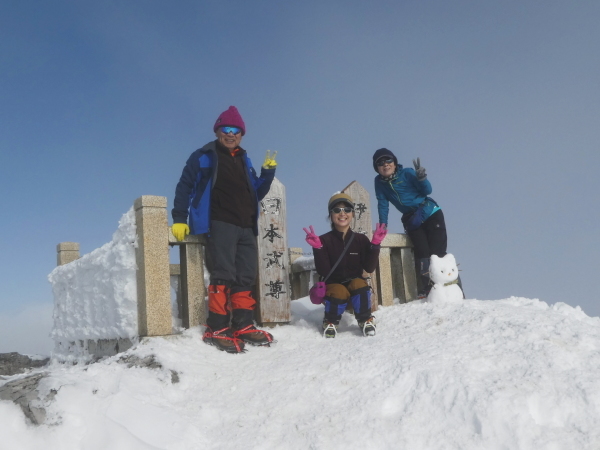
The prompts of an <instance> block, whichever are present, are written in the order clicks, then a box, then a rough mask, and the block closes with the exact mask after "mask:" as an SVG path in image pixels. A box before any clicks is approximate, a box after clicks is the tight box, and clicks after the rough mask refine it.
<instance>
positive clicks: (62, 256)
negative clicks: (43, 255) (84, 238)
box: [56, 242, 79, 266]
mask: <svg viewBox="0 0 600 450" xmlns="http://www.w3.org/2000/svg"><path fill="white" fill-rule="evenodd" d="M76 259H79V243H77V242H61V243H60V244H58V245H57V246H56V265H57V266H62V265H63V264H68V263H70V262H71V261H75V260H76Z"/></svg>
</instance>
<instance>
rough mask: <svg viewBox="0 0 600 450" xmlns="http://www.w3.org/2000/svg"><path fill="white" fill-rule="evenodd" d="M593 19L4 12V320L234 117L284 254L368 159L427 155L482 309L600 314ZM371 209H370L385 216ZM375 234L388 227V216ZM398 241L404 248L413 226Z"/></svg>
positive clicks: (0, 118) (400, 11)
mask: <svg viewBox="0 0 600 450" xmlns="http://www.w3.org/2000/svg"><path fill="white" fill-rule="evenodd" d="M599 17H600V3H599V2H592V1H574V2H564V1H553V0H550V1H544V2H539V1H535V2H534V1H525V2H523V1H503V2H481V1H455V2H448V1H442V0H439V1H428V2H418V1H410V2H405V1H397V0H395V1H373V2H366V1H335V0H331V1H330V0H328V1H322V0H318V1H313V0H308V1H302V2H278V1H261V0H255V1H241V0H240V1H177V2H162V1H152V0H150V1H143V2H142V1H129V2H117V1H106V2H91V1H65V0H57V1H53V2H45V1H36V0H28V1H15V0H4V1H3V2H1V3H0V69H1V70H0V105H1V106H0V187H1V189H2V193H3V198H4V200H3V204H4V207H3V211H4V220H3V221H2V225H0V226H1V229H0V230H1V231H2V235H3V236H4V239H3V241H4V248H3V252H2V257H1V258H0V314H2V315H4V316H10V315H11V314H15V315H17V314H20V312H22V311H23V309H24V308H27V307H30V306H31V305H32V304H46V303H50V302H52V294H51V289H50V285H49V283H48V282H47V280H46V275H47V274H48V273H49V272H50V271H51V270H52V269H53V267H54V266H55V246H56V244H57V243H59V242H62V241H75V242H80V243H81V246H82V251H83V252H84V253H86V252H89V251H91V250H93V249H94V248H97V247H99V246H101V245H102V244H104V243H106V242H108V241H109V240H110V238H111V235H112V233H113V232H114V231H115V229H116V227H117V222H118V220H119V218H120V217H121V215H122V214H123V213H124V212H126V211H127V210H128V208H129V207H130V206H131V205H132V203H133V201H134V199H135V198H137V197H139V196H140V195H163V196H167V197H169V204H170V205H172V198H173V193H174V189H175V184H176V183H177V180H178V178H179V175H180V173H181V169H182V167H183V164H184V163H185V160H186V159H187V157H188V156H189V154H190V153H191V152H192V151H193V150H195V149H196V148H198V147H200V146H202V145H204V144H205V143H207V142H208V141H210V140H212V139H214V135H213V134H212V131H211V129H212V125H213V123H214V121H215V119H216V117H217V116H218V114H219V113H220V112H221V111H223V110H225V109H226V108H227V107H228V106H229V105H236V106H237V107H238V108H239V110H240V112H241V114H242V116H243V118H244V120H245V122H246V126H247V134H246V136H245V137H244V140H243V143H242V144H243V146H244V147H245V148H246V149H247V150H248V151H249V153H250V155H251V157H252V158H253V160H254V162H255V164H256V165H260V163H261V162H262V159H263V157H264V153H265V151H266V150H267V149H271V150H277V151H278V152H279V153H278V161H279V168H278V171H277V177H278V178H279V179H280V180H281V181H282V182H283V183H284V184H285V185H286V188H287V194H288V221H289V227H290V233H289V245H290V246H301V247H304V249H305V251H308V246H307V244H306V243H305V242H304V233H303V231H302V227H305V226H308V225H309V224H312V225H314V226H315V229H316V230H317V232H319V233H323V232H325V231H326V230H327V224H326V223H325V221H324V216H325V214H326V206H325V205H326V201H327V199H328V198H329V196H330V195H331V194H332V193H334V192H335V191H337V190H339V189H341V188H343V187H344V186H346V185H347V184H348V183H350V182H351V181H353V180H357V181H359V182H360V183H361V184H363V186H365V187H366V188H367V189H368V190H369V191H370V192H373V177H374V175H375V172H374V171H373V168H372V165H371V155H372V154H373V152H374V150H376V149H378V148H380V147H387V148H389V149H391V150H392V151H394V152H395V153H396V155H397V157H398V159H399V160H400V161H401V162H403V163H405V164H406V165H408V164H411V161H412V159H413V158H416V157H417V156H418V157H420V158H421V162H422V164H423V166H425V167H426V168H427V171H428V173H429V179H430V181H431V183H432V185H433V194H432V197H433V198H435V199H436V200H437V201H438V202H439V203H440V205H441V206H442V208H443V210H444V213H445V216H446V221H447V226H448V234H449V251H450V252H452V253H454V254H455V256H456V258H457V260H458V261H459V262H460V263H461V269H462V270H463V272H462V278H463V281H464V285H465V290H466V293H467V296H468V297H471V298H477V299H480V300H485V299H500V298H506V297H509V296H512V295H514V296H523V297H531V298H539V299H541V300H543V301H546V302H548V303H554V302H559V301H563V302H566V303H569V304H571V305H580V306H581V307H582V308H583V309H584V311H585V312H586V313H588V314H589V315H596V316H597V315H599V314H600V304H599V301H598V300H599V295H598V292H597V289H596V281H595V280H596V278H597V272H598V271H599V269H600V267H599V266H600V265H599V263H598V259H599V257H598V254H599V250H600V239H599V237H598V232H597V224H598V222H599V213H598V209H597V207H596V206H597V203H598V188H599V185H600V181H599V179H598V169H599V168H600V156H599V151H598V150H599V146H600V145H599V142H600V126H599V124H600V85H599V80H600V52H598V43H599V42H600V27H598V18H599ZM373 206H375V205H373ZM374 220H376V216H375V218H374ZM390 228H391V231H393V232H400V231H401V225H400V215H399V214H398V213H397V212H396V213H393V214H392V215H391V218H390Z"/></svg>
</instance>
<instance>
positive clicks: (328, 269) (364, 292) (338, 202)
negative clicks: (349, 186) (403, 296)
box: [304, 194, 387, 338]
mask: <svg viewBox="0 0 600 450" xmlns="http://www.w3.org/2000/svg"><path fill="white" fill-rule="evenodd" d="M327 210H328V211H329V220H330V221H331V231H330V232H329V233H325V234H323V235H321V236H317V235H316V234H315V232H314V230H313V227H312V225H311V226H310V230H307V229H306V228H304V231H305V232H306V242H308V244H309V245H310V246H311V247H313V254H314V258H315V267H316V269H317V273H318V274H319V276H320V277H321V278H320V279H321V280H322V281H325V283H326V293H325V298H324V301H323V303H324V305H325V317H324V319H323V335H324V336H325V337H327V338H334V337H336V335H337V326H338V325H339V323H340V319H341V318H342V314H343V313H344V311H345V310H346V308H347V306H348V304H351V305H352V309H353V310H354V316H355V317H356V320H357V322H358V326H359V327H360V329H361V331H362V333H363V335H365V336H374V335H375V321H374V317H373V316H372V315H371V288H370V287H369V285H368V284H367V282H366V280H365V279H364V278H363V273H364V272H367V273H371V272H373V271H374V270H375V269H376V268H377V264H378V261H379V249H380V243H381V241H382V240H383V238H384V237H385V235H386V232H387V231H386V228H385V226H383V225H380V224H377V229H376V231H375V233H374V235H373V239H372V240H371V241H369V238H367V237H366V236H365V235H364V234H360V233H355V232H354V231H352V229H351V228H350V225H351V223H352V219H353V218H354V201H353V200H352V198H351V197H350V196H349V195H347V194H336V195H334V196H333V197H331V198H330V199H329V202H328V204H327Z"/></svg>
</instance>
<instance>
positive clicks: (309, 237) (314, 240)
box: [302, 225, 323, 248]
mask: <svg viewBox="0 0 600 450" xmlns="http://www.w3.org/2000/svg"><path fill="white" fill-rule="evenodd" d="M302 229H303V230H304V232H305V233H306V242H308V245H310V246H311V247H312V248H321V247H323V244H322V243H321V239H319V236H317V234H316V233H315V230H314V229H313V226H312V225H310V231H308V230H307V229H306V228H302Z"/></svg>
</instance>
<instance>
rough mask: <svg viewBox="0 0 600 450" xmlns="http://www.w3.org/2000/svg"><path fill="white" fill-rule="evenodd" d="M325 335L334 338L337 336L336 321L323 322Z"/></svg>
mask: <svg viewBox="0 0 600 450" xmlns="http://www.w3.org/2000/svg"><path fill="white" fill-rule="evenodd" d="M323 336H324V337H326V338H334V337H336V336H337V327H336V325H335V324H334V323H331V322H323Z"/></svg>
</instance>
